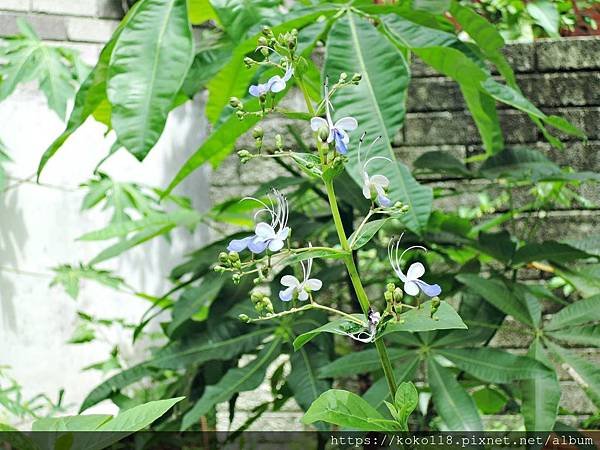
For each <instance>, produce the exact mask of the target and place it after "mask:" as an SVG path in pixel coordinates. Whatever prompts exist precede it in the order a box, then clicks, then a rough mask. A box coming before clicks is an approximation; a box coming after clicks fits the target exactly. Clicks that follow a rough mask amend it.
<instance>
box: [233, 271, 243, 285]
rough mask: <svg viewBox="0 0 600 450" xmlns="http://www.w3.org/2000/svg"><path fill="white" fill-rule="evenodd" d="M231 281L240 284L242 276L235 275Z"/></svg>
mask: <svg viewBox="0 0 600 450" xmlns="http://www.w3.org/2000/svg"><path fill="white" fill-rule="evenodd" d="M231 281H233V284H240V281H242V276H241V275H240V274H239V273H234V274H233V275H232V276H231Z"/></svg>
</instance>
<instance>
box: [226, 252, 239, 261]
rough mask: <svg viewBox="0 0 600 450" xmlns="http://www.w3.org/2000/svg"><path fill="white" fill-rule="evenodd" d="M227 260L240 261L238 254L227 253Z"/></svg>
mask: <svg viewBox="0 0 600 450" xmlns="http://www.w3.org/2000/svg"><path fill="white" fill-rule="evenodd" d="M228 256H229V259H230V260H231V261H234V262H235V261H239V260H240V254H239V253H238V252H229V255H228Z"/></svg>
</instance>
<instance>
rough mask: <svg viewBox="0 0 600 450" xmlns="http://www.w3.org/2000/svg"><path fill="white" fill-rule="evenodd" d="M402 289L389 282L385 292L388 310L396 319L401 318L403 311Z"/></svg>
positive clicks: (384, 296)
mask: <svg viewBox="0 0 600 450" xmlns="http://www.w3.org/2000/svg"><path fill="white" fill-rule="evenodd" d="M402 296H403V292H402V289H400V288H399V287H397V286H396V285H395V284H394V283H388V284H387V285H386V287H385V292H384V293H383V298H385V301H386V304H387V306H386V309H385V310H386V312H387V313H389V314H391V315H392V316H394V318H395V319H396V320H398V319H399V317H398V316H399V315H400V314H401V313H402Z"/></svg>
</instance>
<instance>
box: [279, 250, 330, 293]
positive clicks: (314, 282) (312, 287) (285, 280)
mask: <svg viewBox="0 0 600 450" xmlns="http://www.w3.org/2000/svg"><path fill="white" fill-rule="evenodd" d="M309 247H310V245H309ZM300 264H301V265H302V281H300V280H299V279H298V278H296V277H295V276H293V275H284V276H283V277H282V278H281V285H282V286H285V287H286V288H287V289H284V290H282V291H280V292H279V298H280V299H281V300H282V301H284V302H289V301H290V300H292V299H298V300H300V301H303V302H305V301H306V300H308V299H309V298H310V295H311V293H312V292H314V291H318V290H320V289H321V287H322V286H323V282H322V281H321V280H318V279H317V278H310V272H311V270H312V264H313V258H309V259H308V260H307V261H300Z"/></svg>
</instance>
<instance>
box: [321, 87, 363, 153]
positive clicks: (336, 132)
mask: <svg viewBox="0 0 600 450" xmlns="http://www.w3.org/2000/svg"><path fill="white" fill-rule="evenodd" d="M325 116H326V119H323V118H322V117H313V118H312V119H310V128H311V129H312V130H313V131H319V129H320V128H322V127H326V128H327V129H328V130H329V135H328V136H327V143H331V142H335V148H336V150H337V151H338V152H340V153H341V154H342V155H345V154H346V153H348V143H349V142H350V136H349V135H348V131H352V130H355V129H356V127H357V126H358V122H357V121H356V119H355V118H354V117H342V118H341V119H340V120H338V121H337V122H335V123H333V119H332V118H331V111H330V101H329V90H328V87H327V82H326V83H325Z"/></svg>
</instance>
